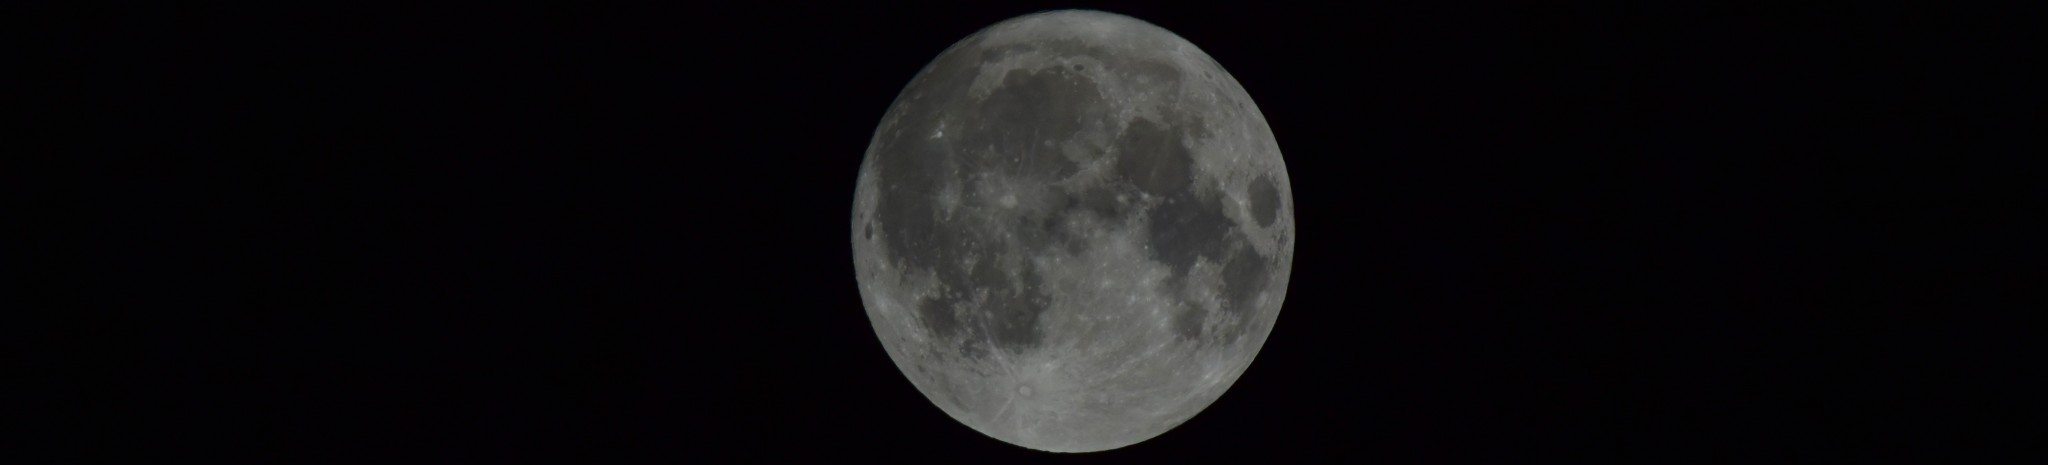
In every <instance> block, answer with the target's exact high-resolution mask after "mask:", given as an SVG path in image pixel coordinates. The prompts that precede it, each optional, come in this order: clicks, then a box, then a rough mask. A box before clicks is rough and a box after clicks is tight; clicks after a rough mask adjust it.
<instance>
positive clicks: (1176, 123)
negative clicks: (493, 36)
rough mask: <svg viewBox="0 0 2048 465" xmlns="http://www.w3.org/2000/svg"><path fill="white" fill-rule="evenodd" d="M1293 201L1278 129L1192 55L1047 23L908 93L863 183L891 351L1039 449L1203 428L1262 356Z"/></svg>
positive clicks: (1163, 34) (1153, 39)
mask: <svg viewBox="0 0 2048 465" xmlns="http://www.w3.org/2000/svg"><path fill="white" fill-rule="evenodd" d="M1293 205H1294V198H1293V194H1292V192H1291V190H1290V187H1289V184H1288V178H1287V168H1286V166H1285V164H1284V163H1283V162H1282V160H1281V157H1280V147H1279V145H1278V144H1277V143H1276V142H1275V141H1274V140H1273V132H1272V129H1271V128H1269V127H1268V126H1267V125H1266V120H1265V117H1264V116H1263V115H1261V114H1260V113H1259V109H1258V106H1256V105H1254V104H1253V103H1252V99H1251V97H1250V96H1249V95H1247V94H1246V93H1245V90H1244V88H1243V87H1241V86H1239V85H1238V83H1237V80H1236V79H1234V78H1232V77H1231V76H1230V74H1229V73H1226V72H1224V71H1223V68H1222V67H1221V66H1219V65H1217V64H1216V61H1215V60H1213V59H1211V58H1210V57H1209V56H1208V55H1207V54H1205V53H1203V52H1202V51H1201V50H1200V49H1197V48H1195V46H1194V44H1191V43H1188V41H1187V40H1185V39H1182V38H1181V37H1180V36H1177V35H1174V34H1173V33H1172V32H1168V31H1166V30H1165V29H1161V28H1159V27H1158V26H1154V25H1152V24H1150V23H1146V22H1144V21H1140V20H1137V19H1133V18H1130V17H1126V16H1120V15H1115V14H1110V13H1103V12H1095V11H1054V12H1045V13H1036V14H1031V15H1026V16H1021V17H1017V18H1013V19H1010V20H1006V21H1003V22H1001V23H997V24H995V25H993V26H989V27H988V28H986V29H982V30H981V31H979V32H976V33H974V34H973V35H970V36H968V37H967V38H965V39H962V40H960V41H959V42H958V43H955V44H953V45H952V47H950V48H947V49H946V50H945V51H944V52H942V53H940V54H939V56H938V57H937V58H935V59H933V60H932V62H931V63H930V64H928V65H926V66H925V68H924V69H923V70H922V71H920V72H918V73H917V75H916V76H915V77H914V78H912V79H911V81H910V84H909V85H907V86H905V87H904V89H903V91H902V93H900V94H898V95H897V97H896V100H895V102H894V103H892V104H891V106H890V107H889V109H888V112H887V113H886V114H884V116H883V118H882V121H881V124H880V126H878V127H876V128H875V134H874V138H873V139H872V140H871V142H870V143H869V145H868V149H867V154H866V158H865V159H864V160H863V161H862V163H861V169H860V179H859V181H858V186H857V187H856V188H855V192H854V206H853V224H852V226H853V228H852V229H853V260H854V268H855V272H856V275H857V280H858V281H859V283H860V293H861V300H862V303H863V304H864V305H865V306H866V307H867V313H868V320H869V321H870V322H871V323H873V326H874V331H875V336H876V337H878V338H879V339H881V342H882V347H883V348H885V349H886V350H887V351H888V353H889V357H890V358H891V359H893V360H894V361H895V363H896V367H897V369H899V370H901V371H902V372H903V375H904V376H905V377H907V378H909V379H910V382H911V384H913V385H915V386H917V389H918V390H919V391H922V392H923V393H924V395H925V397H926V398H928V399H930V400H931V402H932V404H935V405H937V406H938V407H939V409H941V410H944V411H945V412H946V414H947V415H950V416H951V417H952V418H953V419H955V420H958V421H959V422H960V423H962V424H965V425H967V426H968V427H971V428H973V429H975V430H976V431H979V432H981V433H982V434H985V435H988V436H989V437H993V438H996V439H999V440H1002V441H1005V442H1008V443H1011V444H1015V445H1019V446H1023V447H1028V448H1032V449H1038V450H1045V451H1055V452H1089V451H1101V450H1108V449H1115V448H1118V447H1123V446H1127V445H1131V444H1135V443H1138V442H1140V441H1144V440H1146V439H1149V438H1152V437H1155V436H1158V435H1160V434H1161V433H1164V432H1166V431H1167V430H1170V429H1172V428H1173V427H1175V426H1178V425H1180V424H1181V423H1183V422H1186V421H1187V420H1188V419H1189V418H1192V417H1193V416H1194V415H1195V414H1196V413H1198V412H1200V411H1201V410H1202V409H1203V408H1205V407H1208V406H1209V404H1210V403H1212V402H1214V401H1215V400H1216V399H1217V397H1218V396H1221V395H1222V394H1223V391H1224V390H1226V389H1228V388H1229V387H1230V385H1231V383H1233V382H1235V381H1236V380H1237V378H1238V376H1239V375H1241V374H1243V373H1244V371H1245V368H1246V367H1247V366H1249V365H1250V364H1251V361H1252V358H1253V357H1255V356H1257V355H1258V352H1259V348H1260V347H1261V346H1263V345H1264V344H1265V342H1266V336H1267V335H1268V334H1269V333H1271V331H1272V329H1273V324H1274V321H1275V319H1276V318H1277V317H1278V316H1279V314H1280V306H1281V301H1282V300H1283V299H1284V298H1285V297H1286V294H1287V279H1288V272H1289V270H1290V269H1291V268H1292V266H1293V262H1294V208H1293ZM1232 427H1235V428H1261V426H1257V425H1232Z"/></svg>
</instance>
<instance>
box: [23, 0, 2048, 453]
mask: <svg viewBox="0 0 2048 465" xmlns="http://www.w3.org/2000/svg"><path fill="white" fill-rule="evenodd" d="M684 3H691V2H672V3H671V4H667V5H661V6H639V7H614V6H602V7H600V6H584V5H560V6H549V7H536V6H526V5H505V4H497V5H479V6H476V7H474V8H467V7H460V8H458V7H440V8H419V7H393V6H364V5H334V6H290V7H269V8H259V9H246V8H241V7H225V6H212V7H154V8H141V9H136V8H120V9H104V10H97V11H93V10H89V9H64V10H59V9H55V8H49V7H45V6H37V5H30V6H12V7H9V8H10V9H11V10H12V11H9V15H8V16H9V17H12V18H16V19H17V20H24V21H23V22H26V23H31V24H32V25H35V26H42V27H41V28H36V29H32V30H31V31H32V32H30V33H29V34H28V35H25V36H24V35H22V34H21V33H20V32H18V31H17V32H10V33H9V34H12V35H13V36H10V37H9V38H10V39H14V40H13V41H12V42H11V43H20V44H27V45H29V47H25V48H27V49H28V50H29V53H27V54H26V58H27V59H28V60H30V61H28V62H27V63H31V64H33V66H24V67H23V69H33V70H35V71H36V72H37V74H39V75H40V76H41V77H48V78H50V79H48V80H46V81H37V82H36V83H35V84H32V85H26V86H21V87H18V89H22V90H23V92H19V93H17V94H14V95H15V96H16V97H20V99H17V100H16V102H17V103H19V105H14V106H15V107H16V108H18V109H25V110H27V111H28V112H29V114H30V117H31V119H32V120H33V121H34V123H32V124H27V125H23V126H20V127H19V128H20V129H21V131H20V132H22V133H26V134H22V135H23V136H57V137H23V138H20V139H16V141H15V142H11V143H9V145H10V146H15V147H20V149H19V150H18V151H16V153H30V154H49V155H52V156H50V157H47V158H44V157H35V158H32V159H31V160H32V162H38V163H39V162H43V161H48V162H49V163H50V165H51V167H52V168H55V169H58V170H63V171H62V172H65V173H68V174H77V175H82V176H83V178H82V179H85V180H86V182H71V181H69V180H63V181H59V182H50V183H48V189H47V190H33V191H30V192H31V193H30V194H29V195H25V196H23V197H19V198H23V199H28V201H27V202H23V203H25V204H27V205H24V206H23V208H21V209H19V210H17V211H19V212H21V214H20V215H19V216H18V217H17V220H16V221H19V223H16V224H26V225H49V226H54V228H51V229H50V232H49V233H48V234H44V235H36V236H34V237H32V238H31V239H29V240H27V241H23V242H20V243H19V244H21V246H20V247H18V248H17V250H18V251H20V252H21V253H19V254H16V256H19V257H25V259H24V260H21V261H18V262H16V263H23V264H25V265H24V266H22V267H21V268H17V269H16V271H15V272H14V273H15V274H16V275H17V276H16V277H14V278H10V279H14V281H15V282H17V283H19V284H20V287H19V288H18V289H20V290H23V291H25V292H21V293H17V294H18V295H20V296H24V297H26V299H24V300H22V301H21V302H24V304H23V305H22V307H23V308H30V309H33V310H49V311H50V312H51V313H54V314H59V315H63V316H66V317H69V318H66V320H67V322H66V323H61V324H54V325H47V324H39V325H29V324H26V323H23V324H16V325H10V326H11V329H9V330H7V332H6V333H5V334H7V335H8V339H9V346H10V347H11V348H9V349H7V352H8V359H9V360H11V362H9V363H10V364H13V365H14V366H15V368H16V369H10V370H8V372H9V373H8V375H7V376H8V377H9V378H8V379H9V380H10V382H9V383H8V384H10V385H12V386H16V387H23V388H26V389H24V391H26V392H27V393H26V394H21V395H18V396H14V397H13V398H14V399H19V400H18V401H17V404H18V405H22V406H26V408H27V410H26V412H25V413H22V414H19V415H17V414H7V415H8V416H10V417H12V418H15V419H21V418H26V419H28V420H29V421H28V422H27V423H30V424H31V426H32V427H33V428H32V429H33V430H35V432H36V433H41V434H42V435H47V436H48V437H49V439H44V438H43V436H42V435H29V436H25V437H12V438H10V439H9V441H10V442H12V443H13V445H12V446H10V447H9V449H13V450H16V451H30V450H32V451H34V452H35V453H37V454H40V453H42V452H45V451H47V452H50V453H53V454H56V455H54V456H53V457H55V458H59V459H63V458H72V459H76V458H80V457H95V456H100V455H108V454H111V455H118V456H129V455H136V456H141V457H150V458H158V459H172V458H188V457H209V458H210V457H223V456H225V457H236V458H241V457H248V458H252V459H256V460H274V461H281V462H288V463H296V462H356V463H360V461H362V460H386V461H389V460H399V461H413V460H423V461H428V462H445V461H451V460H475V461H484V462H502V461H520V460H528V459H534V458H545V459H549V460H554V459H556V458H562V459H570V458H574V459H577V460H593V461H599V462H613V461H618V462H670V463H673V462H689V461H692V460H699V459H704V458H708V457H715V458H720V459H742V460H744V459H759V460H776V459H785V458H793V459H803V460H806V461H829V462H843V461H852V462H865V461H872V460H889V461H899V460H907V461H912V462H926V461H944V462H949V463H950V462H959V461H966V462H969V463H982V462H1016V461H1030V462H1045V461H1053V460H1055V459H1087V460H1098V461H1103V460H1106V461H1114V462H1133V461H1169V460H1170V461H1178V462H1188V461H1195V462H1205V461H1226V460H1228V461H1240V460H1251V461H1265V460H1269V459H1277V460H1286V461H1303V460H1315V461H1334V460H1360V461H1370V462H1375V463H1457V462H1489V463H1518V462H1559V461H1564V462H1584V461H1605V460H1626V461H1631V462H1635V463H1698V462H1781V461H1792V462H1807V463H1811V462H1817V461H1819V462H1825V461H1829V460H1835V459H1868V458H1901V457H1904V458H1914V457H1944V456H1947V455H1948V454H1949V453H1952V452H1958V451H1974V452H1983V451H1992V452H1994V453H1996V454H2000V455H2001V456H2003V457H2005V458H2015V457H2023V456H2022V455H2016V454H2017V453H2018V452H2020V451H2023V450H2024V449H2023V448H2024V447H2033V448H2034V449H2033V451H2034V452H2039V449H2038V447H2039V446H2038V445H2037V444H2028V443H2030V442H2038V439H2039V434H2038V433H2039V432H2040V431H2041V430H2040V429H2039V427H2040V426H2041V422H2040V419H2041V413H2043V412H2042V411H2041V410H2039V409H2036V408H2032V407H2025V406H2021V405H2018V404H2013V403H2009V402H2007V401H2006V400H2003V397H2002V396H2001V394H2015V393H2018V392H2017V391H2018V389H2019V388H2017V387H2016V385H2014V384H2011V382H2012V381H2017V380H2024V379H2031V378H2036V377H2038V376H2039V375H2040V369H2039V364H2038V363H2035V364H2026V363H2018V364H2012V363H2006V362H2001V361H1999V360H1998V358H1997V357H1998V356H2000V355H2003V354H2007V353H2011V352H2015V351H2019V350H2020V347H2019V343H2018V341H2019V340H2021V338H2019V337H2018V336H2020V335H2022V334H2027V333H2028V331H2025V330H2023V328H2024V327H2025V326H2023V325H2021V324H2019V323H2018V321H2019V319H2020V317H2019V315H2018V314H2021V313H2025V312H2024V310H2026V309H2038V308H2039V307H2038V306H2026V305H2021V304H2018V303H2015V302H2016V300H2017V299H2018V297H2019V292H2018V291H2019V286H2012V285H2007V284H2027V285H2038V284H2039V278H2040V277H2041V275H2040V274H2038V266H2039V265H2038V264H2039V260H2038V259H2039V258H2040V254H2039V250H2038V249H2037V248H2035V247H2034V246H2030V245H2013V244H2026V242H2020V241H2015V239H2027V238H2030V237H2033V236H2031V235H2029V234H2027V233H2024V232H2022V229H2023V227H2024V226H2027V225H2028V224H2030V223H2033V222H2038V221H2039V220H2040V219H2041V212H2042V211H2043V210H2040V209H2029V208H2027V207H2025V206H2026V205H2028V204H2027V203H2026V202H2029V201H2032V200H2038V199H2037V198H2038V196H2039V194H2038V191H2039V189H2038V187H2029V186H2028V185H2020V187H2009V186H2008V185H2004V184H2000V183H1997V182H1992V181H1991V179H1992V178H1990V177H1986V175H1988V174H2005V175H2013V176H2018V177H2021V178H2031V179H2038V178H2039V175H2040V174H2041V172H2039V171H2025V170H2017V169H2009V168H2005V167H2004V166H2005V165H2004V164H2002V163H2001V161H2002V160H2010V159H2019V158H2024V157H2030V156H2031V157H2038V155H2039V152H2038V151H2034V152H2028V151H2023V150H2020V149H2019V148H2018V147H2016V146H2013V145H2009V144H2007V143H2006V142H2005V141H2004V140H2003V139H2001V137H2003V136H2006V135H2009V134H2014V133H2019V132H2022V131H2032V132H2038V131H2039V129H2040V127H2039V118H2040V117H2041V116H2042V115H2041V114H2040V112H2041V109H2042V108H2044V107H2043V106H2042V105H2041V104H2040V103H2041V101H2040V100H2038V99H2032V98H2031V97H2026V96H2021V95H2018V94H2015V93H2012V92H2008V89H2010V88H2013V87H2017V86H2015V85H2016V84H2022V83H2024V82H2025V81H2024V80H2023V79H2021V78H2020V77H2019V76H2017V75H2015V74H2013V73H2010V72H2007V71H2006V70H2005V68H2004V67H2003V66H2002V65H2001V63H2002V62H2004V61H2007V60H2009V59H2011V58H2010V57H2013V56H2014V55H2006V54H2004V53H2003V52H1998V51H1996V50H1998V49H1999V48H2000V47H2003V46H2009V45H2011V44H2025V43H2034V42H2038V41H2040V39H2041V38H2040V37H2039V35H2040V34H2039V33H2038V32H2035V31H2033V30H2027V29H2017V28H2000V27H1987V26H1983V25H1981V24H1980V20H1984V19H1992V20H1994V22H1996V20H1998V19H2000V18H2007V17H2008V15H2006V14H2005V12H2003V11H2001V10H1997V9H1986V10H1983V11H1960V10H1947V9H1945V10H1939V11H1936V10H1930V9H1921V8H1882V7H1870V6H1860V7H1853V8H1831V7H1772V8H1699V9H1685V10H1679V9H1658V10H1652V9H1646V8H1643V7H1590V6H1567V5H1541V4H1515V3H1468V2H1450V3H1443V2H1418V3H1422V4H1383V5H1364V6H1352V7H1344V8H1336V7H1331V6H1305V7H1294V8H1270V7H1264V6H1254V5H1238V6H1229V7H1205V6H1194V5H1178V4H1168V3H1138V4H1107V5H1065V4H1027V5H1001V6H981V7H972V8H969V7H961V6H950V5H897V6H883V5H877V6H858V7H855V6H844V7H830V8H821V7H818V6H812V5H773V6H758V7H747V8H739V7H713V8H696V7H687V6H682V4H684ZM1069 6H1089V7H1094V8H1098V9H1105V10H1108V11H1112V12H1117V13H1123V14H1128V15H1133V16H1135V17H1138V18H1140V19H1143V20H1146V21H1149V22H1152V23H1154V24H1157V25H1160V26H1162V27H1165V28H1166V29H1168V30H1171V31H1174V32H1175V33H1177V34H1179V35H1181V36H1182V37H1185V38H1187V39H1188V40H1190V41H1191V42H1193V43H1195V44H1197V45H1198V46H1200V47H1202V48H1203V49H1204V50H1205V51H1206V52H1208V53H1209V54H1210V55H1211V56H1213V57H1215V58H1216V60H1217V61H1218V62H1220V63H1222V64H1223V65H1224V67H1225V68H1226V69H1227V70H1229V71H1230V72H1231V73H1232V75H1233V76H1235V77H1236V78H1237V80H1238V81H1239V82H1241V83H1242V84H1243V86H1244V87H1245V88H1246V90H1247V91H1249V93H1250V94H1251V96H1252V97H1253V98H1254V99H1255V100H1256V101H1257V102H1258V104H1259V106H1260V109H1261V111H1262V112H1263V113H1264V114H1265V116H1266V118H1267V120H1268V122H1269V123H1270V124H1271V126H1272V128H1273V132H1274V133H1275V135H1276V137H1277V138H1278V140H1279V143H1280V146H1281V148H1282V151H1283V153H1284V154H1285V156H1286V160H1287V165H1288V169H1289V173H1290V176H1291V177H1292V179H1293V186H1292V187H1293V193H1294V199H1295V201H1296V205H1295V208H1296V212H1297V215H1298V218H1299V220H1298V224H1297V226H1298V228H1299V243H1298V247H1297V251H1296V255H1295V268H1294V270H1293V278H1292V284H1291V287H1290V289H1289V291H1288V296H1287V305H1286V307H1285V310H1284V311H1283V312H1282V316H1281V318H1280V320H1279V323H1278V325H1277V327H1276V328H1275V329H1274V332H1273V334H1272V337H1271V339H1270V340H1269V341H1268V342H1267V344H1266V346H1265V347H1264V349H1263V351H1262V352H1261V353H1260V356H1259V357H1258V359H1257V361H1256V362H1255V363H1253V364H1252V366H1251V368H1250V369H1249V371H1247V372H1246V373H1245V375H1244V376H1243V378H1242V379H1240V380H1239V381H1238V382H1237V383H1236V384H1235V385H1234V386H1233V387H1232V388H1231V389H1230V391H1229V392H1228V393H1227V394H1226V395H1224V396H1223V397H1222V398H1221V399H1220V400H1219V401H1217V402H1216V403H1215V404H1214V405H1211V406H1210V407H1209V408H1208V409H1207V410H1205V411H1203V412H1202V413H1201V414H1200V415H1197V416H1196V417H1194V418H1193V419H1192V420H1190V421H1189V422H1187V423H1186V424H1184V425H1182V426H1180V427H1178V428H1176V429H1174V430H1171V431H1169V432H1167V433H1166V434H1164V435H1162V436H1159V437H1157V438H1154V439H1152V440H1149V441H1146V442H1143V443H1140V444H1137V445H1134V446H1130V447H1128V448H1124V449H1120V450H1116V451H1112V452H1107V453H1102V454H1092V455H1086V456H1080V457H1058V456H1052V455H1047V454H1040V453H1036V452H1033V451H1028V450H1024V449H1020V448H1016V447H1013V446H1009V445H1007V444H1005V443H1002V442H1000V441H996V440H993V439H989V438H985V437H982V436H981V435H979V434H978V433H975V432H973V431H972V430H970V429H968V428H966V427H964V426H962V425H960V424H958V423H956V422H954V421H953V420H951V419H950V418H948V417H947V416H946V415H945V414H944V413H943V412H941V411H940V410H939V409H937V408H936V407H934V406H932V405H931V404H930V402H929V401H927V400H925V399H924V397H923V396H922V395H921V394H920V393H919V392H918V391H917V390H916V389H915V388H914V387H912V386H911V384H910V383H909V382H907V381H906V380H905V379H904V378H903V376H902V375H901V374H900V373H898V372H897V370H896V368H895V367H894V365H893V364H892V363H891V362H890V361H889V359H888V357H887V355H886V354H885V353H884V351H883V350H882V347H881V346H880V344H879V343H878V342H877V341H876V339H875V338H874V335H873V332H872V330H871V329H870V327H869V324H868V321H867V319H866V316H865V313H864V311H863V310H862V308H861V306H860V305H861V304H860V299H859V296H858V294H857V291H856V288H855V282H854V278H853V269H852V266H851V250H850V245H849V241H850V238H849V233H848V231H849V230H848V226H847V222H848V221H849V218H850V216H851V208H852V202H851V194H852V192H853V183H854V179H855V176H856V174H857V173H856V171H857V169H858V167H859V164H860V159H861V156H862V154H863V152H864V150H865V149H866V146H867V143H868V139H869V136H870V135H871V134H872V131H873V128H874V126H875V125H876V124H877V123H878V122H879V120H880V118H881V116H882V114H883V112H884V111H885V110H886V108H887V106H888V104H889V103H890V102H891V100H892V99H893V98H894V97H895V94H896V92H897V91H898V90H900V89H901V88H902V86H903V85H904V84H905V83H907V82H908V81H909V79H910V78H911V77H912V76H913V75H914V74H915V73H916V72H917V71H918V70H919V69H920V68H921V67H923V66H924V64H925V63H926V62H928V61H929V60H930V59H931V58H933V57H934V56H935V55H936V54H937V53H938V52H939V51H941V50H943V49H944V48H945V47H946V46H947V45H949V44H951V43H952V42H953V41H955V40H958V39H960V38H962V37H965V36H966V35H968V34H971V33H973V32H974V31H976V30H978V29H979V28H981V27H983V26H986V25H989V24H992V23H995V22H997V21H1000V20H1002V19H1005V18H1009V17H1012V16H1016V15H1020V14H1024V13H1029V12H1033V11H1038V10H1043V9H1049V8H1058V7H1069ZM2020 56H2024V55H2020ZM2036 84H2038V83H2036ZM42 98H54V99H53V100H47V101H45V100H40V99H42ZM59 127H64V128H83V129H86V131H83V132H80V133H75V134H71V135H68V136H67V135H63V134H66V133H65V132H63V131H60V130H58V129H56V128H59ZM38 166H39V165H38ZM17 173H18V172H17ZM59 179H63V178H59ZM45 180H46V181H47V180H48V179H45ZM23 185H25V186H38V185H37V184H23ZM36 189H40V188H36ZM2012 207H2022V208H2017V209H2013V208H2012ZM38 229H39V230H40V228H38ZM10 253H13V252H10ZM1998 265H2019V266H2020V267H2022V268H2029V267H2031V268H2033V271H2034V273H2032V274H2029V273H2026V272H2020V273H2012V274H2006V273H1994V272H1993V271H1992V270H1993V267H1995V266H1998ZM1984 284H1991V285H1989V286H1985V285H1984ZM1985 310H1989V311H1985ZM23 341H26V342H25V343H24V342H23ZM39 446H41V447H39ZM24 454H25V455H26V452H24ZM6 455H14V454H13V453H7V452H0V456H6ZM714 463H715V462H714Z"/></svg>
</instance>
